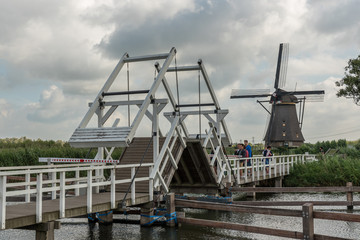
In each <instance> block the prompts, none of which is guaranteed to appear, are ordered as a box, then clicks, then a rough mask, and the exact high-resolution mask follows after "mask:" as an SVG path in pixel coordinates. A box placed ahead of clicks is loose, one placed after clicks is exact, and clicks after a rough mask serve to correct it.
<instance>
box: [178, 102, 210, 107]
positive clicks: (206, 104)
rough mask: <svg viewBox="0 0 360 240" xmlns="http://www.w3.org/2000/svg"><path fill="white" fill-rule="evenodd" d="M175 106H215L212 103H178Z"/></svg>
mask: <svg viewBox="0 0 360 240" xmlns="http://www.w3.org/2000/svg"><path fill="white" fill-rule="evenodd" d="M176 106H177V107H208V106H215V104H214V103H200V104H199V103H194V104H180V105H176Z"/></svg>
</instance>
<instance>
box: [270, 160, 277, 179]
mask: <svg viewBox="0 0 360 240" xmlns="http://www.w3.org/2000/svg"><path fill="white" fill-rule="evenodd" d="M272 160H275V161H274V175H275V177H276V175H277V159H276V158H272V159H271V161H272Z"/></svg>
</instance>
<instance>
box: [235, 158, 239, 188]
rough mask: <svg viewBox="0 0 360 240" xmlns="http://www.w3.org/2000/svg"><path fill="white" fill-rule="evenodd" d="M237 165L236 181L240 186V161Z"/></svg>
mask: <svg viewBox="0 0 360 240" xmlns="http://www.w3.org/2000/svg"><path fill="white" fill-rule="evenodd" d="M235 163H236V180H237V183H238V184H240V168H239V167H240V163H239V161H237V160H236V161H235Z"/></svg>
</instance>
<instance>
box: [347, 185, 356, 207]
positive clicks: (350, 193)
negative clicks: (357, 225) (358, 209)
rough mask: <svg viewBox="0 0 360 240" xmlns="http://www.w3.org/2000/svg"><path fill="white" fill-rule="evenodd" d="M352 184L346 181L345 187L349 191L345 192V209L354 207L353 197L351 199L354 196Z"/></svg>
mask: <svg viewBox="0 0 360 240" xmlns="http://www.w3.org/2000/svg"><path fill="white" fill-rule="evenodd" d="M352 186H353V184H352V182H348V183H346V187H348V188H349V191H348V192H347V193H346V200H347V209H348V210H352V209H354V203H353V201H354V199H353V198H354V193H353V191H352Z"/></svg>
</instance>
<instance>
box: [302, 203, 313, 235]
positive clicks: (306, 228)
mask: <svg viewBox="0 0 360 240" xmlns="http://www.w3.org/2000/svg"><path fill="white" fill-rule="evenodd" d="M302 211H303V234H304V239H309V240H314V214H313V213H314V211H313V205H312V204H311V203H306V204H304V206H303V207H302Z"/></svg>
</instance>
